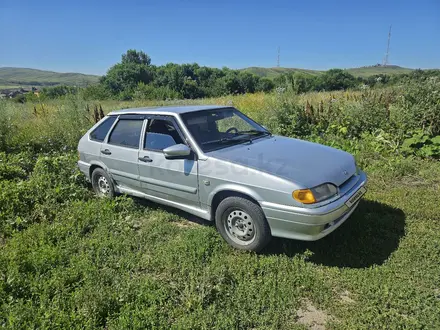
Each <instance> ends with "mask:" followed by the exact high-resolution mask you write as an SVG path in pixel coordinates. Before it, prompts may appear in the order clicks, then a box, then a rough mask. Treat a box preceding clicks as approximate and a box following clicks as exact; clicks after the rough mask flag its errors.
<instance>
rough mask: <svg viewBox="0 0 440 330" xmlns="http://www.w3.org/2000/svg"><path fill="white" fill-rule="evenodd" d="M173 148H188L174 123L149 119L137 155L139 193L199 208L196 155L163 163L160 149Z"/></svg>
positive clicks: (164, 160)
mask: <svg viewBox="0 0 440 330" xmlns="http://www.w3.org/2000/svg"><path fill="white" fill-rule="evenodd" d="M175 144H187V143H186V141H185V138H184V135H183V133H182V131H181V130H180V128H179V126H178V124H177V122H176V121H175V119H174V118H173V117H171V116H150V117H149V118H148V122H147V127H146V129H145V134H144V139H143V141H142V148H141V150H140V151H139V176H140V177H139V178H140V181H141V188H142V191H143V192H144V193H146V194H148V195H153V196H156V197H159V198H164V199H166V200H170V201H173V202H177V203H183V204H186V205H191V206H199V194H198V180H197V171H198V168H197V160H196V155H195V154H194V153H191V155H190V156H189V157H186V158H185V159H166V158H165V155H164V154H163V149H165V148H167V147H170V146H172V145H175Z"/></svg>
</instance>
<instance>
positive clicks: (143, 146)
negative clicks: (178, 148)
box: [141, 115, 191, 154]
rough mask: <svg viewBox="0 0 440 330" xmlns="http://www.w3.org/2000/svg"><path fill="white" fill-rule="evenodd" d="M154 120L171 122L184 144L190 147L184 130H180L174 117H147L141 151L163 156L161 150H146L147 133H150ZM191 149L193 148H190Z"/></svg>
mask: <svg viewBox="0 0 440 330" xmlns="http://www.w3.org/2000/svg"><path fill="white" fill-rule="evenodd" d="M152 119H160V120H165V121H169V122H171V123H172V124H173V125H174V128H175V129H176V131H177V133H178V134H179V136H180V138H181V140H182V142H183V144H185V145H187V146H189V145H188V142H187V141H186V137H185V135H184V134H183V132H182V130H181V129H180V126H179V123H178V122H177V120H176V118H174V117H173V116H160V115H151V116H148V117H147V121H148V122H147V124H146V125H145V131H144V136H143V139H142V141H141V150H144V151H150V152H157V153H161V154H163V150H161V149H150V148H145V141H146V138H147V133H148V125H149V123H150V121H151V120H152ZM190 148H191V147H190Z"/></svg>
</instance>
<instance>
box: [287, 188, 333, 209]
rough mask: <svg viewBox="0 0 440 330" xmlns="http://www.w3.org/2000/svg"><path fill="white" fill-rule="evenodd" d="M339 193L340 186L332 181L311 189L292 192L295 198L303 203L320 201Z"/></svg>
mask: <svg viewBox="0 0 440 330" xmlns="http://www.w3.org/2000/svg"><path fill="white" fill-rule="evenodd" d="M337 193H338V188H336V186H334V185H332V184H331V183H324V184H322V185H320V186H317V187H315V188H311V189H299V190H295V191H294V192H293V193H292V196H293V198H294V199H295V200H297V201H298V202H300V203H303V204H313V203H318V202H321V201H323V200H326V199H329V198H330V197H332V196H334V195H336V194H337Z"/></svg>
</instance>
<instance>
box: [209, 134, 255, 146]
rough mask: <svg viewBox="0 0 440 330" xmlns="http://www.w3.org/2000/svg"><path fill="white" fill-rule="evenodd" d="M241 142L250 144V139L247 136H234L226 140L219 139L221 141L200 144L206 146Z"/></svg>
mask: <svg viewBox="0 0 440 330" xmlns="http://www.w3.org/2000/svg"><path fill="white" fill-rule="evenodd" d="M242 141H249V142H252V139H251V138H250V137H249V136H241V135H236V136H233V137H228V138H221V139H217V140H211V141H205V142H202V144H203V145H206V144H212V143H228V142H242Z"/></svg>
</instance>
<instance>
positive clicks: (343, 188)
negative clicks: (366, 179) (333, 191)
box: [338, 174, 359, 196]
mask: <svg viewBox="0 0 440 330" xmlns="http://www.w3.org/2000/svg"><path fill="white" fill-rule="evenodd" d="M358 180H359V175H356V174H353V175H352V176H351V177H349V178H348V179H347V180H345V181H344V183H342V184H341V185H340V186H339V187H338V188H339V194H340V195H341V196H342V195H345V193H346V192H347V191H349V190H350V189H351V188H353V187H354V186H355V185H356V183H357V182H358Z"/></svg>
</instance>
